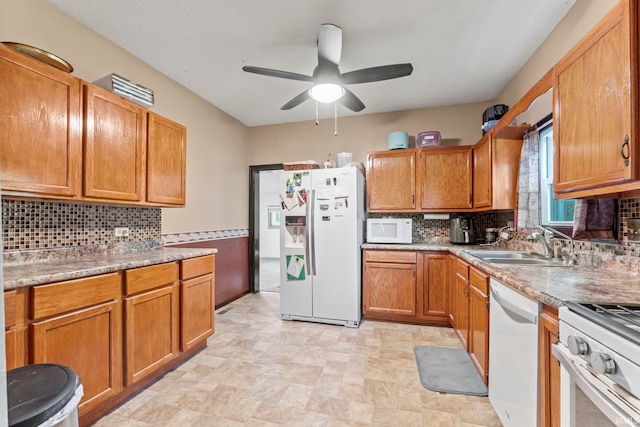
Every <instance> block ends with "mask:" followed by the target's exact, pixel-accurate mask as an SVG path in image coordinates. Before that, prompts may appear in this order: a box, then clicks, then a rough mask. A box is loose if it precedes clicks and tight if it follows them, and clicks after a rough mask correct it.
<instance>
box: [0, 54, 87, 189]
mask: <svg viewBox="0 0 640 427" xmlns="http://www.w3.org/2000/svg"><path fill="white" fill-rule="evenodd" d="M0 100H2V102H0V170H1V171H2V190H3V191H11V192H28V193H37V194H39V195H48V196H64V197H70V196H76V195H78V193H79V192H80V189H81V181H80V180H81V175H80V173H81V164H82V157H81V155H82V154H81V150H82V129H81V122H80V120H81V117H80V112H81V110H80V80H79V79H77V78H76V77H73V76H71V75H70V74H68V73H64V72H62V71H59V70H56V69H54V68H53V67H51V66H49V65H46V64H43V63H41V62H39V61H36V60H35V59H31V58H28V57H27V56H25V55H23V54H21V53H18V52H15V51H13V50H11V49H9V48H7V47H5V46H3V45H0Z"/></svg>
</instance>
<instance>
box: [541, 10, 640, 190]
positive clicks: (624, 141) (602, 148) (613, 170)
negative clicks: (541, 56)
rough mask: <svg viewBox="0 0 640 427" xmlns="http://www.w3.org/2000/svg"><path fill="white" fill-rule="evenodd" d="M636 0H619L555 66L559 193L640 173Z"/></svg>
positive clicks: (556, 179) (608, 183)
mask: <svg viewBox="0 0 640 427" xmlns="http://www.w3.org/2000/svg"><path fill="white" fill-rule="evenodd" d="M636 3H637V2H635V1H624V0H623V1H620V2H619V3H618V4H617V5H616V6H614V7H613V9H612V10H611V11H610V12H609V13H608V14H607V15H605V17H604V18H603V19H602V20H601V21H600V22H599V23H598V24H597V25H596V26H595V27H594V28H593V29H592V30H591V31H590V32H589V33H588V34H587V35H586V36H585V37H584V38H583V39H582V40H581V41H580V42H579V43H578V44H577V45H576V46H575V47H574V48H573V49H572V50H571V51H569V53H567V55H565V57H564V58H562V59H561V60H560V61H559V62H558V63H557V64H556V65H555V67H554V69H553V71H554V82H553V98H554V106H553V109H554V111H553V114H554V123H553V135H554V141H553V142H554V179H553V185H554V191H555V192H556V193H568V192H572V191H576V190H578V191H579V190H585V189H594V188H598V187H603V186H611V185H616V184H623V183H626V182H629V181H630V180H638V179H639V171H638V166H639V165H640V163H639V162H638V106H637V104H638V100H637V98H638V64H637V60H638V46H637V42H636V40H637V20H638V11H637V10H636V9H635V5H636ZM632 59H633V60H634V61H633V62H631V61H632ZM625 158H627V160H626V159H625ZM610 192H612V191H611V190H608V189H606V188H601V189H600V190H597V189H595V190H593V191H589V192H587V193H584V194H578V195H576V196H582V195H598V194H607V193H610ZM614 192H615V191H614ZM560 197H572V195H571V194H568V195H566V196H562V195H561V196H560Z"/></svg>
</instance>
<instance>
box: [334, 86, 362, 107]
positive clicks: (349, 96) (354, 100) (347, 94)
mask: <svg viewBox="0 0 640 427" xmlns="http://www.w3.org/2000/svg"><path fill="white" fill-rule="evenodd" d="M343 89H344V95H343V96H342V98H340V99H339V101H340V103H341V104H342V105H344V106H345V107H347V108H348V109H350V110H351V111H355V112H356V113H357V112H358V111H362V110H364V104H363V103H362V101H360V98H358V97H357V96H355V95H354V94H353V92H351V91H350V90H349V89H347V88H346V87H345V88H343Z"/></svg>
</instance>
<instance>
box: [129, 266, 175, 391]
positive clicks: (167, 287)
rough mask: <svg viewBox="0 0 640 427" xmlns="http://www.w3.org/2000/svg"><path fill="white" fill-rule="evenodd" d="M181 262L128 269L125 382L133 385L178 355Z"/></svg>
mask: <svg viewBox="0 0 640 427" xmlns="http://www.w3.org/2000/svg"><path fill="white" fill-rule="evenodd" d="M178 271H179V267H178V263H177V262H174V263H167V264H160V265H153V266H150V267H142V268H137V269H134V270H127V271H126V272H125V290H126V292H127V294H126V296H125V298H124V305H125V313H124V319H125V337H124V342H125V354H126V356H125V383H126V385H130V384H133V383H135V382H137V381H139V380H141V379H142V378H145V377H146V376H147V375H149V374H151V373H152V372H154V371H156V370H157V369H158V368H160V367H162V366H163V365H165V364H166V363H167V362H169V361H170V360H171V359H173V358H175V357H176V356H177V355H178V351H179V349H178V342H179V341H178V334H179V325H180V322H179V315H180V305H179V289H178V288H179V282H178Z"/></svg>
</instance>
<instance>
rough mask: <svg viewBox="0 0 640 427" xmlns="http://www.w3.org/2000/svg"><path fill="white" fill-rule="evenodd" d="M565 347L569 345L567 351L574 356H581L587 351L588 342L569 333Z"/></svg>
mask: <svg viewBox="0 0 640 427" xmlns="http://www.w3.org/2000/svg"><path fill="white" fill-rule="evenodd" d="M567 347H569V351H570V352H571V354H573V355H574V356H581V355H583V354H588V353H589V344H587V342H586V341H585V340H584V338H580V337H578V336H575V335H569V338H567Z"/></svg>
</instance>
